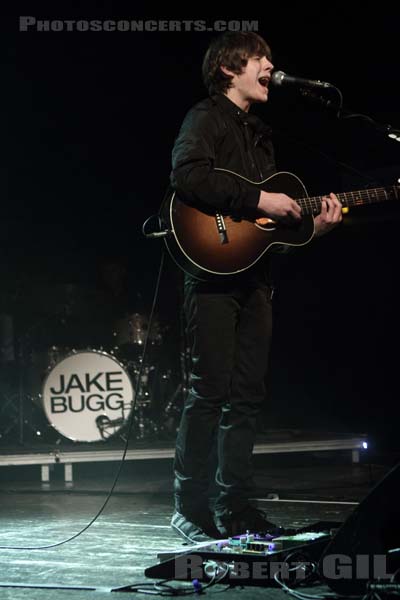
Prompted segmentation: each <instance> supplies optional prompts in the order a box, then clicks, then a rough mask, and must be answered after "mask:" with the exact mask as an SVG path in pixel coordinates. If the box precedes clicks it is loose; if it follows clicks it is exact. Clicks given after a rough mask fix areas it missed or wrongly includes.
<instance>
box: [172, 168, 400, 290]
mask: <svg viewBox="0 0 400 600" xmlns="http://www.w3.org/2000/svg"><path fill="white" fill-rule="evenodd" d="M215 170H217V171H222V172H225V173H228V174H229V175H231V176H232V177H238V178H240V179H241V180H243V181H245V182H247V183H248V184H249V185H251V186H255V187H256V188H259V189H260V190H264V191H266V192H275V193H284V194H287V195H288V196H290V197H291V198H294V199H295V200H296V202H297V203H298V204H299V205H300V207H301V212H302V219H301V221H300V222H299V223H298V224H295V225H286V224H283V223H280V222H275V221H273V220H271V219H269V218H267V217H265V216H260V214H257V213H254V214H247V215H241V216H237V215H232V214H224V213H222V212H217V211H215V209H212V207H209V206H202V207H198V206H191V205H189V204H188V203H187V202H185V200H184V199H183V198H180V197H179V196H178V194H177V193H176V192H174V191H172V192H171V193H170V194H169V195H167V197H166V199H165V201H164V203H163V206H162V208H161V211H160V216H161V219H162V220H163V222H164V223H165V225H166V232H165V233H166V234H167V235H165V237H164V241H165V244H166V246H167V248H168V251H169V253H170V254H171V256H172V258H173V259H174V261H175V262H176V263H177V265H178V266H179V267H180V268H181V269H183V270H184V271H186V272H187V273H189V274H190V275H192V276H193V277H196V278H198V279H209V278H214V277H218V276H229V275H235V274H237V273H241V272H243V271H246V270H247V269H249V268H250V267H252V266H253V265H254V264H255V263H256V262H257V261H259V260H260V259H261V258H262V257H263V256H264V254H265V253H266V252H268V250H270V249H271V248H272V247H273V246H274V245H284V246H285V245H287V246H304V245H305V244H308V243H309V242H310V241H311V239H312V238H313V235H314V219H313V215H316V214H318V213H319V212H320V210H321V201H322V198H323V196H313V197H309V196H308V195H307V190H306V188H305V186H304V185H303V183H302V182H301V180H300V179H299V178H298V177H297V176H296V175H293V174H292V173H288V172H279V173H275V174H274V175H272V176H271V177H268V178H267V179H265V180H264V181H261V182H254V181H250V180H249V179H246V178H245V177H242V176H241V175H238V174H237V173H234V172H233V171H228V170H226V169H215ZM399 189H400V186H398V185H394V186H391V187H380V188H375V189H365V190H358V191H353V192H343V193H339V194H337V197H338V198H339V200H340V202H341V203H342V205H343V207H352V206H361V205H365V204H375V203H377V202H385V201H387V200H398V199H399V197H400V193H399Z"/></svg>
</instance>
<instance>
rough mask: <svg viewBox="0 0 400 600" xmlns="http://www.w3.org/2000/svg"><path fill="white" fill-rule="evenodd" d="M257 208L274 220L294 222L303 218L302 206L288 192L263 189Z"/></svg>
mask: <svg viewBox="0 0 400 600" xmlns="http://www.w3.org/2000/svg"><path fill="white" fill-rule="evenodd" d="M257 208H258V209H259V210H261V211H262V212H263V213H264V214H265V215H266V216H267V217H269V218H270V219H272V220H273V221H283V222H285V223H293V222H296V221H300V219H301V208H300V206H299V205H298V204H297V202H296V201H295V200H293V198H290V197H289V196H286V194H276V193H273V192H271V193H270V192H264V191H261V192H260V199H259V201H258V205H257Z"/></svg>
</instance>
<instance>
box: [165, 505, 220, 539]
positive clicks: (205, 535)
mask: <svg viewBox="0 0 400 600" xmlns="http://www.w3.org/2000/svg"><path fill="white" fill-rule="evenodd" d="M171 527H172V529H173V530H174V531H176V533H178V534H179V535H180V536H181V537H182V538H183V539H184V540H185V541H186V542H189V543H191V544H193V543H194V544H198V543H199V542H211V541H214V540H216V539H219V538H220V534H219V531H218V529H217V528H216V526H215V524H214V521H213V518H212V515H211V513H210V512H207V513H206V514H205V515H204V514H198V515H194V514H193V515H191V516H190V517H189V516H187V517H186V516H185V515H183V514H181V513H180V512H178V511H175V512H174V514H173V515H172V519H171Z"/></svg>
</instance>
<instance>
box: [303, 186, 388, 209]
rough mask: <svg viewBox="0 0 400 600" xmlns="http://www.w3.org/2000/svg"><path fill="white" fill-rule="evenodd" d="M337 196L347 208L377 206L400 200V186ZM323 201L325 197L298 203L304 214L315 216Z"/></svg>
mask: <svg viewBox="0 0 400 600" xmlns="http://www.w3.org/2000/svg"><path fill="white" fill-rule="evenodd" d="M336 195H337V197H338V198H339V200H340V202H341V203H342V205H343V206H345V207H347V206H348V207H350V206H363V205H366V204H377V203H378V202H386V201H387V200H398V199H399V197H400V193H399V186H397V185H393V186H390V187H381V188H375V189H370V190H368V189H367V190H359V191H356V192H342V193H339V194H336ZM322 199H323V196H312V197H310V198H300V199H298V200H296V202H297V203H298V204H300V206H301V209H302V212H303V214H305V215H313V214H317V213H319V212H320V211H321V202H322Z"/></svg>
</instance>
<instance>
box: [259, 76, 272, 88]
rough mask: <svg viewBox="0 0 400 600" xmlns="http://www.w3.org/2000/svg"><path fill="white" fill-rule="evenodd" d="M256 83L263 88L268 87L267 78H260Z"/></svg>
mask: <svg viewBox="0 0 400 600" xmlns="http://www.w3.org/2000/svg"><path fill="white" fill-rule="evenodd" d="M258 83H259V84H260V85H262V86H263V87H265V88H266V87H268V84H269V77H260V79H259V80H258Z"/></svg>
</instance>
